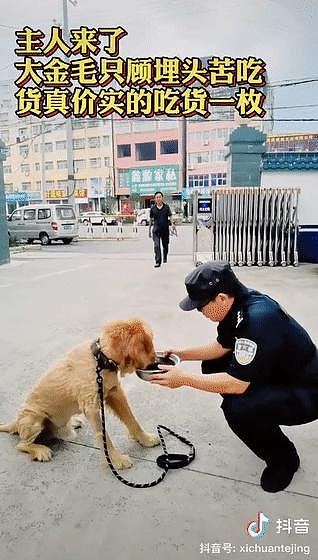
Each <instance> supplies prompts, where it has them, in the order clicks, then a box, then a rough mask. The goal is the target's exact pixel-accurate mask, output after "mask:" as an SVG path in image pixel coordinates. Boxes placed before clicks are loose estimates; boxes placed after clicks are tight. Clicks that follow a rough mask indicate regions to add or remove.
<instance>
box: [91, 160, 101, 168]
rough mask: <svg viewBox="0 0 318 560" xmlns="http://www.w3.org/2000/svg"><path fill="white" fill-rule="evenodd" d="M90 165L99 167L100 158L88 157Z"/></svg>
mask: <svg viewBox="0 0 318 560" xmlns="http://www.w3.org/2000/svg"><path fill="white" fill-rule="evenodd" d="M89 164H90V167H95V168H96V167H101V158H90V160H89Z"/></svg>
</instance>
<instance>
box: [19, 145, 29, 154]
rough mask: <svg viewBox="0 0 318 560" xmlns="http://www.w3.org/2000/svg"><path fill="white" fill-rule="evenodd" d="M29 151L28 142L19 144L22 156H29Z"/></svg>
mask: <svg viewBox="0 0 318 560" xmlns="http://www.w3.org/2000/svg"><path fill="white" fill-rule="evenodd" d="M28 153H29V148H28V146H27V145H26V144H20V146H19V154H20V156H27V155H28Z"/></svg>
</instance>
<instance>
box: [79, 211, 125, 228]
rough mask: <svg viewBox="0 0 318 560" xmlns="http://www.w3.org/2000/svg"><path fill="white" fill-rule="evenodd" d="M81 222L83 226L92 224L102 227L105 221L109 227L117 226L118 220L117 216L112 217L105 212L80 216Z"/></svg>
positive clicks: (86, 213) (87, 213)
mask: <svg viewBox="0 0 318 560" xmlns="http://www.w3.org/2000/svg"><path fill="white" fill-rule="evenodd" d="M80 221H81V222H82V224H85V225H87V224H89V223H91V224H92V225H93V226H94V225H100V226H102V225H103V223H104V221H106V224H107V225H108V226H115V225H116V224H117V220H116V218H115V216H110V215H109V214H105V213H104V212H97V211H96V212H83V213H82V214H81V215H80Z"/></svg>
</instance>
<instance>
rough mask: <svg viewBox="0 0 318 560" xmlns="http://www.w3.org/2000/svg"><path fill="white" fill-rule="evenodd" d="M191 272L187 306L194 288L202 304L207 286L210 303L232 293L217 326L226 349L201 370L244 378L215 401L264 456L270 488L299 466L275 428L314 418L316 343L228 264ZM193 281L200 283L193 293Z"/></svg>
mask: <svg viewBox="0 0 318 560" xmlns="http://www.w3.org/2000/svg"><path fill="white" fill-rule="evenodd" d="M191 274H192V277H191V276H190V275H191ZM190 275H188V277H187V278H186V286H187V290H188V294H189V296H190V297H189V296H188V300H191V301H192V308H193V305H194V303H198V301H199V299H198V298H199V294H200V293H201V295H202V294H204V298H203V299H201V302H200V305H197V307H200V306H201V307H202V303H203V302H204V301H205V303H204V305H205V304H206V303H208V300H207V296H208V293H207V289H208V286H209V287H210V296H209V301H211V300H213V299H214V297H215V295H216V294H217V293H220V292H224V293H228V294H230V295H233V296H234V303H233V305H232V307H231V309H230V311H229V312H228V313H227V315H226V317H225V318H224V319H223V320H222V321H221V322H220V323H219V324H218V327H217V331H218V336H217V340H218V342H219V343H220V344H221V346H223V347H224V348H227V349H231V350H232V352H231V353H229V354H227V355H226V356H225V357H223V358H221V359H217V360H209V361H204V362H202V373H207V374H211V373H218V372H226V373H228V374H229V375H231V376H233V377H235V378H237V379H240V380H242V381H248V382H250V385H249V386H248V388H247V390H246V391H245V392H244V393H242V394H224V395H222V396H223V402H222V405H221V407H222V409H223V412H224V415H225V418H226V420H227V422H228V424H229V426H230V428H231V429H232V430H233V431H234V432H235V434H236V435H237V436H238V437H239V438H240V439H241V440H242V441H243V442H244V443H245V444H246V445H247V446H248V447H249V448H250V449H251V450H252V451H253V452H254V453H255V454H256V455H257V456H258V457H260V458H261V459H263V460H264V461H266V463H267V466H268V467H269V468H267V469H265V471H264V473H263V476H262V479H261V484H262V486H263V488H264V489H265V490H267V491H271V492H276V491H278V490H280V489H282V488H283V487H286V486H287V485H288V484H289V482H290V480H291V479H292V477H293V474H294V473H295V472H296V470H297V469H298V467H299V457H298V454H297V451H296V449H295V446H294V445H293V443H292V442H291V441H290V440H289V439H288V438H287V437H286V435H285V434H284V433H283V432H282V430H281V429H280V427H279V426H280V425H288V426H293V425H298V424H305V423H307V422H312V421H313V420H316V419H317V418H318V355H317V349H316V346H315V345H314V343H313V342H312V340H311V338H310V337H309V335H308V333H307V332H306V331H305V329H304V328H303V327H302V326H301V325H299V324H298V323H297V321H295V319H293V318H292V317H291V316H290V315H288V313H287V312H286V311H285V310H283V309H282V308H281V306H280V305H279V304H278V303H277V302H276V301H274V300H273V299H271V298H270V297H268V296H266V295H264V294H261V293H259V292H257V291H255V290H250V289H248V288H246V287H245V286H243V284H241V283H240V282H239V281H238V280H237V278H236V276H235V275H234V273H233V271H232V270H231V269H230V266H229V265H228V264H227V263H224V262H214V263H213V262H212V263H206V264H205V265H201V267H198V268H197V269H196V270H195V271H193V273H190ZM195 286H196V287H197V288H198V286H199V289H197V290H194V291H193V287H195ZM189 287H190V290H189ZM200 290H201V292H200ZM204 290H206V292H205V293H204ZM213 290H214V292H213ZM190 294H191V295H190ZM191 296H192V297H191ZM186 299H187V298H186ZM185 301H186V300H183V302H181V304H180V306H181V307H182V303H183V307H182V308H183V309H184V308H185V306H186V307H187V308H189V305H190V304H189V302H188V304H186V303H185ZM271 473H275V476H274V477H273V476H271ZM288 481H289V482H288ZM284 482H286V484H284Z"/></svg>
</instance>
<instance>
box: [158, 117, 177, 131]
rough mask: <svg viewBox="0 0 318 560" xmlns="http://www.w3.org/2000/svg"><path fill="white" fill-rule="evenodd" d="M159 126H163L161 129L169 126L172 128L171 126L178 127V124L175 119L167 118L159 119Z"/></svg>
mask: <svg viewBox="0 0 318 560" xmlns="http://www.w3.org/2000/svg"><path fill="white" fill-rule="evenodd" d="M158 128H161V129H167V128H169V129H170V128H178V127H177V126H176V123H175V121H173V120H172V119H171V120H170V119H167V120H165V121H164V120H162V121H161V120H158Z"/></svg>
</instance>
